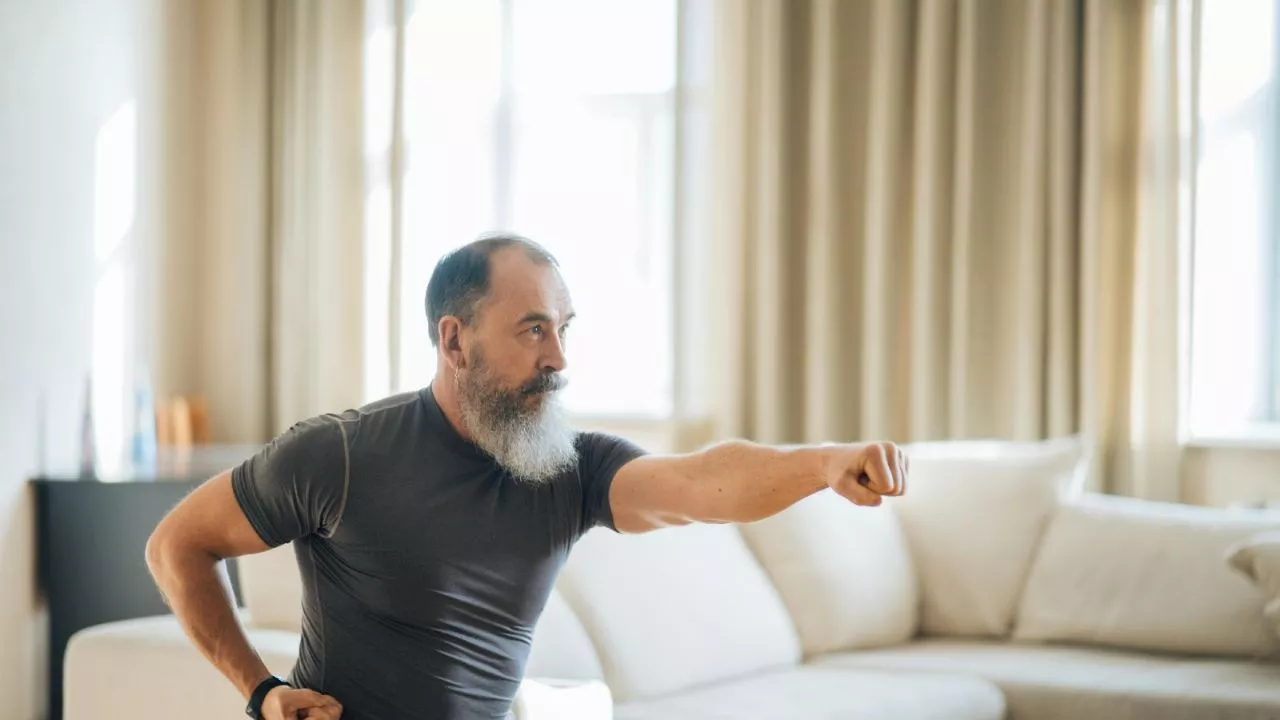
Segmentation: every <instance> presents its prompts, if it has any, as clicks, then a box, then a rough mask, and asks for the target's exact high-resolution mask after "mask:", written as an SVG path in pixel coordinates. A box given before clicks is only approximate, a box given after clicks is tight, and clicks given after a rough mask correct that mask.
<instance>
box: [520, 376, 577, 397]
mask: <svg viewBox="0 0 1280 720" xmlns="http://www.w3.org/2000/svg"><path fill="white" fill-rule="evenodd" d="M568 383H569V381H568V380H567V379H566V378H565V377H564V376H562V375H560V374H559V373H554V372H549V373H543V374H541V375H538V376H536V377H534V378H533V379H532V380H530V381H529V382H527V383H525V384H524V385H521V386H520V392H521V393H522V394H524V395H538V394H541V393H547V392H555V391H557V390H563V389H564V386H565V385H567V384H568Z"/></svg>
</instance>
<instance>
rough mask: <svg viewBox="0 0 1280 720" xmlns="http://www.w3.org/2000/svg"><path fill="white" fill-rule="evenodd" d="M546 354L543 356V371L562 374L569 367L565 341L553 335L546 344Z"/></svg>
mask: <svg viewBox="0 0 1280 720" xmlns="http://www.w3.org/2000/svg"><path fill="white" fill-rule="evenodd" d="M545 348H546V352H545V353H544V354H543V356H542V370H544V371H548V370H549V371H554V372H562V371H563V370H564V369H565V367H567V366H568V365H569V361H568V360H566V359H565V356H564V339H563V338H561V337H560V336H558V335H552V336H551V337H550V338H549V339H548V340H547V342H546V345H545Z"/></svg>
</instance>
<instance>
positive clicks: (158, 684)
mask: <svg viewBox="0 0 1280 720" xmlns="http://www.w3.org/2000/svg"><path fill="white" fill-rule="evenodd" d="M249 639H250V642H252V643H253V646H254V648H255V649H257V651H258V654H259V655H261V656H262V660H263V662H265V663H266V664H267V667H268V668H269V669H270V670H271V672H273V673H275V674H277V675H281V676H284V675H287V674H288V673H289V671H290V670H292V669H293V665H294V663H295V662H296V661H297V656H298V642H299V636H298V634H297V633H291V632H287V631H281V630H257V629H250V630H249ZM62 692H63V717H64V719H65V720H89V719H90V718H93V719H94V720H116V719H117V718H119V719H120V720H124V719H125V718H130V719H135V718H156V719H157V720H158V719H159V718H171V717H181V718H184V720H226V718H229V717H235V716H237V715H240V716H243V713H242V711H241V709H242V708H243V707H244V699H243V698H241V697H240V694H239V693H238V692H236V689H235V688H234V687H232V685H231V683H230V682H228V681H227V680H226V679H225V678H223V677H222V675H221V674H220V673H219V672H218V671H217V669H216V668H214V667H213V665H211V664H209V662H208V661H207V660H205V659H204V656H203V655H201V654H200V652H199V651H198V650H196V648H195V646H194V645H192V644H191V641H190V640H189V639H188V638H187V636H186V634H185V633H184V632H183V631H182V626H180V625H179V624H178V620H177V618H175V617H173V616H172V615H164V616H159V617H149V618H140V619H137V620H123V621H120V622H113V623H106V624H104V625H97V626H94V627H91V628H86V629H84V630H81V631H80V632H78V633H76V634H75V635H73V636H72V637H71V640H70V641H69V642H68V643H67V652H66V656H65V657H64V660H63V690H62Z"/></svg>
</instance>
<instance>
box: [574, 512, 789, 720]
mask: <svg viewBox="0 0 1280 720" xmlns="http://www.w3.org/2000/svg"><path fill="white" fill-rule="evenodd" d="M557 586H558V588H559V590H560V592H561V593H562V594H563V595H564V597H565V599H566V600H568V602H569V605H570V606H571V607H572V608H573V610H574V612H575V613H576V614H577V616H578V618H579V619H580V620H581V622H582V625H583V627H584V628H586V631H587V634H588V635H589V636H590V637H591V640H592V643H593V644H594V645H595V648H596V651H597V652H598V653H599V656H600V664H601V666H602V669H603V671H604V679H605V681H606V682H607V683H608V685H609V688H610V690H611V691H612V692H613V694H614V697H615V698H616V699H617V700H619V701H621V702H626V701H628V700H634V699H638V698H643V697H648V696H653V695H660V694H664V693H670V692H676V691H679V690H683V689H686V688H689V687H693V686H696V685H701V684H705V683H710V682H714V681H717V680H724V679H729V678H735V677H739V676H741V675H745V674H747V673H751V672H754V671H758V670H763V669H766V668H771V667H778V666H786V665H791V664H794V663H796V662H798V661H799V659H800V642H799V639H798V638H797V636H796V632H795V628H794V626H793V624H792V622H791V618H790V617H789V616H788V614H787V609H786V607H785V606H784V604H783V602H782V600H781V598H780V597H779V596H778V593H777V591H776V590H775V589H774V587H773V585H772V584H771V583H770V581H769V578H768V576H767V575H766V574H765V572H764V570H763V569H762V568H761V567H760V565H759V563H758V562H757V561H756V559H755V557H754V556H753V555H752V554H751V551H750V550H749V549H748V548H747V545H746V543H745V542H744V540H743V539H742V536H741V534H740V533H739V532H738V530H737V528H735V527H733V526H731V525H688V526H684V527H677V528H668V529H665V530H661V531H658V532H652V533H647V534H642V535H620V534H617V533H614V532H612V531H610V530H605V529H596V530H593V531H591V532H589V533H587V535H586V536H585V537H584V538H583V539H582V540H580V541H579V542H578V544H577V546H575V547H574V549H573V551H572V553H571V554H570V557H569V562H568V563H567V564H566V566H565V568H564V571H563V572H562V573H561V576H560V579H559V582H558V583H557Z"/></svg>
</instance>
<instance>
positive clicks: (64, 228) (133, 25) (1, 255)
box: [0, 0, 159, 720]
mask: <svg viewBox="0 0 1280 720" xmlns="http://www.w3.org/2000/svg"><path fill="white" fill-rule="evenodd" d="M158 3H159V0H56V1H55V0H39V1H33V0H0V698H3V702H2V703H0V719H2V720H34V719H35V718H38V717H41V716H42V715H43V712H44V692H43V682H44V670H43V668H44V661H43V653H44V651H45V650H44V645H45V642H44V632H45V626H44V618H43V613H42V611H41V608H40V605H41V603H40V600H39V598H38V597H37V593H36V585H35V557H34V547H33V532H34V522H33V517H32V497H31V493H30V492H29V490H28V488H27V484H26V481H27V479H28V478H29V477H30V476H31V475H32V474H34V473H37V472H39V471H40V470H41V469H42V468H61V467H73V466H74V463H75V458H76V447H77V443H76V433H77V428H78V424H79V423H78V414H79V411H80V407H81V395H82V392H83V389H82V388H83V383H84V378H85V375H86V372H87V370H88V369H89V367H90V364H91V358H92V355H93V347H94V342H95V341H94V337H93V322H94V321H93V318H94V295H95V282H96V281H97V280H98V276H99V275H100V274H101V272H102V267H101V265H100V263H99V261H98V259H97V257H96V253H97V249H96V248H95V238H105V237H106V235H107V234H112V233H114V234H116V235H117V236H118V237H117V238H116V240H117V241H119V242H121V243H123V244H124V246H128V245H129V243H133V244H134V245H135V246H136V244H137V243H141V242H143V239H144V238H145V236H146V235H147V233H148V232H150V229H151V228H152V227H153V226H154V225H153V220H152V218H151V216H150V215H148V214H147V212H146V211H147V210H149V208H146V207H145V205H138V206H137V210H138V212H129V209H130V208H129V207H128V206H127V205H128V202H127V199H128V198H129V197H131V196H132V195H133V193H131V192H130V182H129V176H130V174H132V176H133V177H134V178H136V183H137V185H136V188H137V190H138V195H137V196H138V197H141V196H142V193H145V192H146V191H147V190H148V189H149V184H150V183H151V182H152V177H153V175H152V171H151V168H152V163H153V162H154V158H151V157H150V156H148V155H146V154H145V153H144V154H143V155H140V156H139V155H136V154H131V152H130V148H127V147H124V146H122V145H120V143H119V142H116V144H115V145H114V147H110V148H104V147H103V144H102V142H101V141H100V138H101V137H102V133H103V128H104V126H108V125H109V123H110V121H111V120H112V119H113V118H114V119H115V120H116V122H115V123H114V125H110V127H112V128H114V130H111V131H109V132H108V133H107V135H108V138H107V139H108V140H111V139H113V138H114V140H115V141H127V140H129V138H130V136H132V135H133V133H132V132H128V129H129V127H130V126H131V123H130V122H128V117H127V116H128V115H129V110H128V107H129V103H131V102H132V103H134V105H133V106H132V107H133V117H134V118H135V124H134V125H133V126H135V127H136V131H137V134H139V135H143V136H145V135H146V134H147V133H149V132H150V131H151V130H152V129H153V126H152V122H151V119H152V118H153V117H154V113H153V112H152V108H153V107H154V104H155V97H154V90H155V89H156V87H158V85H157V83H155V82H153V81H151V80H149V79H148V77H147V74H148V73H154V72H155V70H154V69H151V70H146V71H144V68H155V67H156V63H155V62H154V58H153V57H152V55H151V53H153V52H154V49H153V44H152V43H149V42H147V40H149V39H153V38H155V36H156V34H157V33H155V31H154V29H153V28H154V27H155V22H156V16H157V14H158V8H159V4H158ZM126 144H127V143H126ZM104 159H105V161H104ZM131 165H132V166H133V168H134V172H132V173H130V172H129V167H130V166H131ZM104 168H105V170H104ZM120 287H122V288H125V290H124V292H125V293H126V295H128V294H131V293H132V292H133V290H132V288H133V285H132V284H131V282H130V281H129V280H128V278H126V279H125V281H124V282H122V283H121V285H120ZM126 299H127V298H126ZM131 322H132V321H126V325H129V324H131ZM126 329H127V328H126ZM99 341H100V342H101V341H105V342H106V343H107V344H108V345H110V344H112V343H115V344H116V345H117V346H119V347H120V349H121V351H122V352H130V351H131V348H130V347H129V345H130V344H131V341H129V339H128V335H125V336H124V339H121V338H119V337H116V338H112V337H106V338H103V337H100V338H99ZM122 366H123V364H122Z"/></svg>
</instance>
